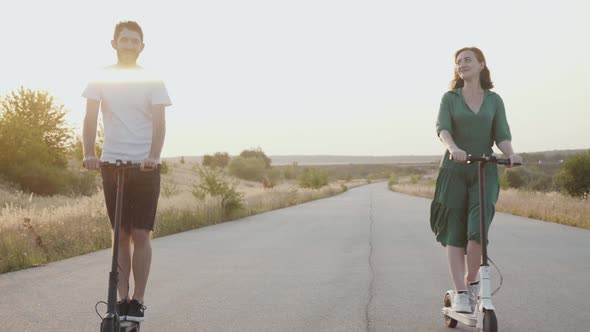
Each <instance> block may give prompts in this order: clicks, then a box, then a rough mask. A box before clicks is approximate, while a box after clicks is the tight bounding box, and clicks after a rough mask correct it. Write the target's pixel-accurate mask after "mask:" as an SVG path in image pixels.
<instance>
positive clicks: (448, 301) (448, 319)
mask: <svg viewBox="0 0 590 332" xmlns="http://www.w3.org/2000/svg"><path fill="white" fill-rule="evenodd" d="M452 301H453V300H452V299H451V295H449V294H448V293H447V294H445V301H444V305H445V307H446V308H450V307H451V306H452V303H453V302H452ZM443 316H444V319H445V325H446V326H447V327H450V328H452V329H454V328H455V327H457V321H456V320H454V319H452V318H451V317H449V316H447V315H443Z"/></svg>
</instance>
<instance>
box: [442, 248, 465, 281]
mask: <svg viewBox="0 0 590 332" xmlns="http://www.w3.org/2000/svg"><path fill="white" fill-rule="evenodd" d="M447 257H448V260H449V271H450V272H451V277H452V278H453V283H454V285H455V290H456V291H466V290H467V285H466V284H465V248H461V247H453V246H447Z"/></svg>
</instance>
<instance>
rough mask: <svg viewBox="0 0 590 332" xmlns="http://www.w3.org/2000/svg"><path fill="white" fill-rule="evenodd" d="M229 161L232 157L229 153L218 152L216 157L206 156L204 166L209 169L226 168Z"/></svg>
mask: <svg viewBox="0 0 590 332" xmlns="http://www.w3.org/2000/svg"><path fill="white" fill-rule="evenodd" d="M229 161H230V157H229V154H228V153H227V152H216V153H215V154H214V155H208V154H206V155H204V156H203V162H202V164H203V166H207V167H219V168H225V167H226V166H227V165H228V164H229Z"/></svg>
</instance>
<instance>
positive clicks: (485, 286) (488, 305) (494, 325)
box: [442, 155, 520, 332]
mask: <svg viewBox="0 0 590 332" xmlns="http://www.w3.org/2000/svg"><path fill="white" fill-rule="evenodd" d="M473 162H477V163H478V166H479V168H478V175H479V227H480V230H481V265H480V267H479V285H480V287H479V294H478V296H477V303H476V305H475V310H474V311H473V313H461V312H455V311H454V310H453V309H452V303H453V298H454V296H455V290H449V291H447V292H446V294H445V297H444V307H443V308H442V313H443V316H444V321H445V325H446V326H447V327H450V328H455V327H456V326H457V323H458V322H461V323H462V324H465V325H468V326H475V327H477V330H478V332H483V331H485V332H497V331H498V320H497V318H496V312H495V308H494V305H493V304H492V294H491V286H492V284H491V277H490V266H489V265H488V251H487V234H486V228H485V220H486V218H485V201H486V197H485V166H486V165H487V164H488V163H496V164H501V165H510V159H498V158H496V157H495V156H493V155H483V156H482V157H481V158H474V157H472V156H471V155H469V156H468V157H467V163H473ZM512 165H513V166H519V165H520V163H514V164H512Z"/></svg>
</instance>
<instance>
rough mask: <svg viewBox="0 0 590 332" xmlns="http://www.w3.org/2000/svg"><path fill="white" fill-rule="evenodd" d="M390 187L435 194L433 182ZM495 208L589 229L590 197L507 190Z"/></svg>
mask: <svg viewBox="0 0 590 332" xmlns="http://www.w3.org/2000/svg"><path fill="white" fill-rule="evenodd" d="M390 189H391V190H393V191H396V192H400V193H404V194H409V195H413V196H419V197H425V198H430V199H432V197H433V196H434V185H432V184H421V183H418V184H408V183H406V184H396V185H394V186H392V187H390ZM496 208H497V210H498V211H502V212H507V213H511V214H514V215H518V216H523V217H528V218H534V219H540V220H545V221H549V222H555V223H559V224H564V225H569V226H576V227H580V228H586V229H590V199H579V198H573V197H570V196H567V195H564V194H561V193H558V192H550V193H544V192H531V191H524V190H517V189H508V190H502V192H501V193H500V198H499V200H498V204H497V205H496Z"/></svg>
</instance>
